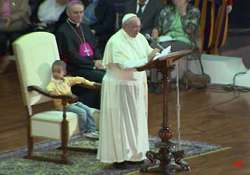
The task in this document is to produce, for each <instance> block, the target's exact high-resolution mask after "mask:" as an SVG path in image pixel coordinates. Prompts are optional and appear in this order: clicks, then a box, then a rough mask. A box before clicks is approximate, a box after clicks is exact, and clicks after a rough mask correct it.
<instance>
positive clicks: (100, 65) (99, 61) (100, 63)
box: [95, 60, 104, 69]
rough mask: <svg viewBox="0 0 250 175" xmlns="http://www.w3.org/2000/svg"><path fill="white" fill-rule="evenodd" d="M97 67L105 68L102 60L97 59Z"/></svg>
mask: <svg viewBox="0 0 250 175" xmlns="http://www.w3.org/2000/svg"><path fill="white" fill-rule="evenodd" d="M95 67H96V68H97V69H104V66H103V65H102V60H95Z"/></svg>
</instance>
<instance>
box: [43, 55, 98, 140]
mask: <svg viewBox="0 0 250 175" xmlns="http://www.w3.org/2000/svg"><path fill="white" fill-rule="evenodd" d="M65 75H66V64H65V63H64V62H63V61H61V60H56V61H55V62H54V63H53V65H52V76H53V79H52V80H51V81H50V83H49V84H48V86H47V90H48V91H49V93H50V94H53V95H69V94H72V92H71V86H73V85H75V84H86V85H89V86H93V87H100V84H99V83H95V82H91V81H88V80H86V79H85V78H83V77H67V76H65ZM54 105H55V107H56V109H58V110H62V103H61V100H54ZM66 110H67V111H69V112H74V113H76V114H77V115H78V117H79V127H80V131H81V132H83V133H84V135H85V136H86V137H90V138H96V139H97V138H98V133H97V132H96V124H95V121H94V119H93V117H92V115H93V113H94V112H96V111H97V110H96V109H93V108H90V107H88V106H86V105H84V104H83V103H81V102H76V103H72V104H67V106H66Z"/></svg>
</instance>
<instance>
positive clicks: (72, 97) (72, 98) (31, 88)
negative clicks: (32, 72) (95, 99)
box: [27, 86, 78, 101]
mask: <svg viewBox="0 0 250 175" xmlns="http://www.w3.org/2000/svg"><path fill="white" fill-rule="evenodd" d="M27 89H28V91H29V92H31V91H36V92H38V93H40V94H42V95H44V96H46V97H49V98H53V99H61V100H66V101H77V99H78V98H77V96H75V95H74V94H72V95H52V94H50V93H48V92H46V91H44V90H43V89H42V88H40V87H38V86H28V88H27Z"/></svg>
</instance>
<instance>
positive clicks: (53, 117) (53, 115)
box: [32, 111, 77, 123]
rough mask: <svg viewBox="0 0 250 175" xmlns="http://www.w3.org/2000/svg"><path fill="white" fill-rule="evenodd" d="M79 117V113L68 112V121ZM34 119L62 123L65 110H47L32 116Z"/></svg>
mask: <svg viewBox="0 0 250 175" xmlns="http://www.w3.org/2000/svg"><path fill="white" fill-rule="evenodd" d="M75 118H77V114H75V113H73V112H66V119H67V121H70V120H74V119H75ZM32 120H41V121H47V122H56V123H58V122H59V123H60V122H62V120H63V112H62V111H45V112H40V113H37V114H34V115H33V116H32Z"/></svg>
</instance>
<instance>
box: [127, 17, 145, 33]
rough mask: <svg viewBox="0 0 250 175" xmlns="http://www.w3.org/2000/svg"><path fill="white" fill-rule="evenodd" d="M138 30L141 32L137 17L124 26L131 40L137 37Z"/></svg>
mask: <svg viewBox="0 0 250 175" xmlns="http://www.w3.org/2000/svg"><path fill="white" fill-rule="evenodd" d="M140 30H141V21H140V19H139V18H137V17H136V18H135V19H133V20H131V21H130V22H129V23H128V24H127V25H126V29H125V31H126V32H127V34H128V35H129V36H130V37H132V38H135V37H136V36H137V34H138V33H139V32H140Z"/></svg>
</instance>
